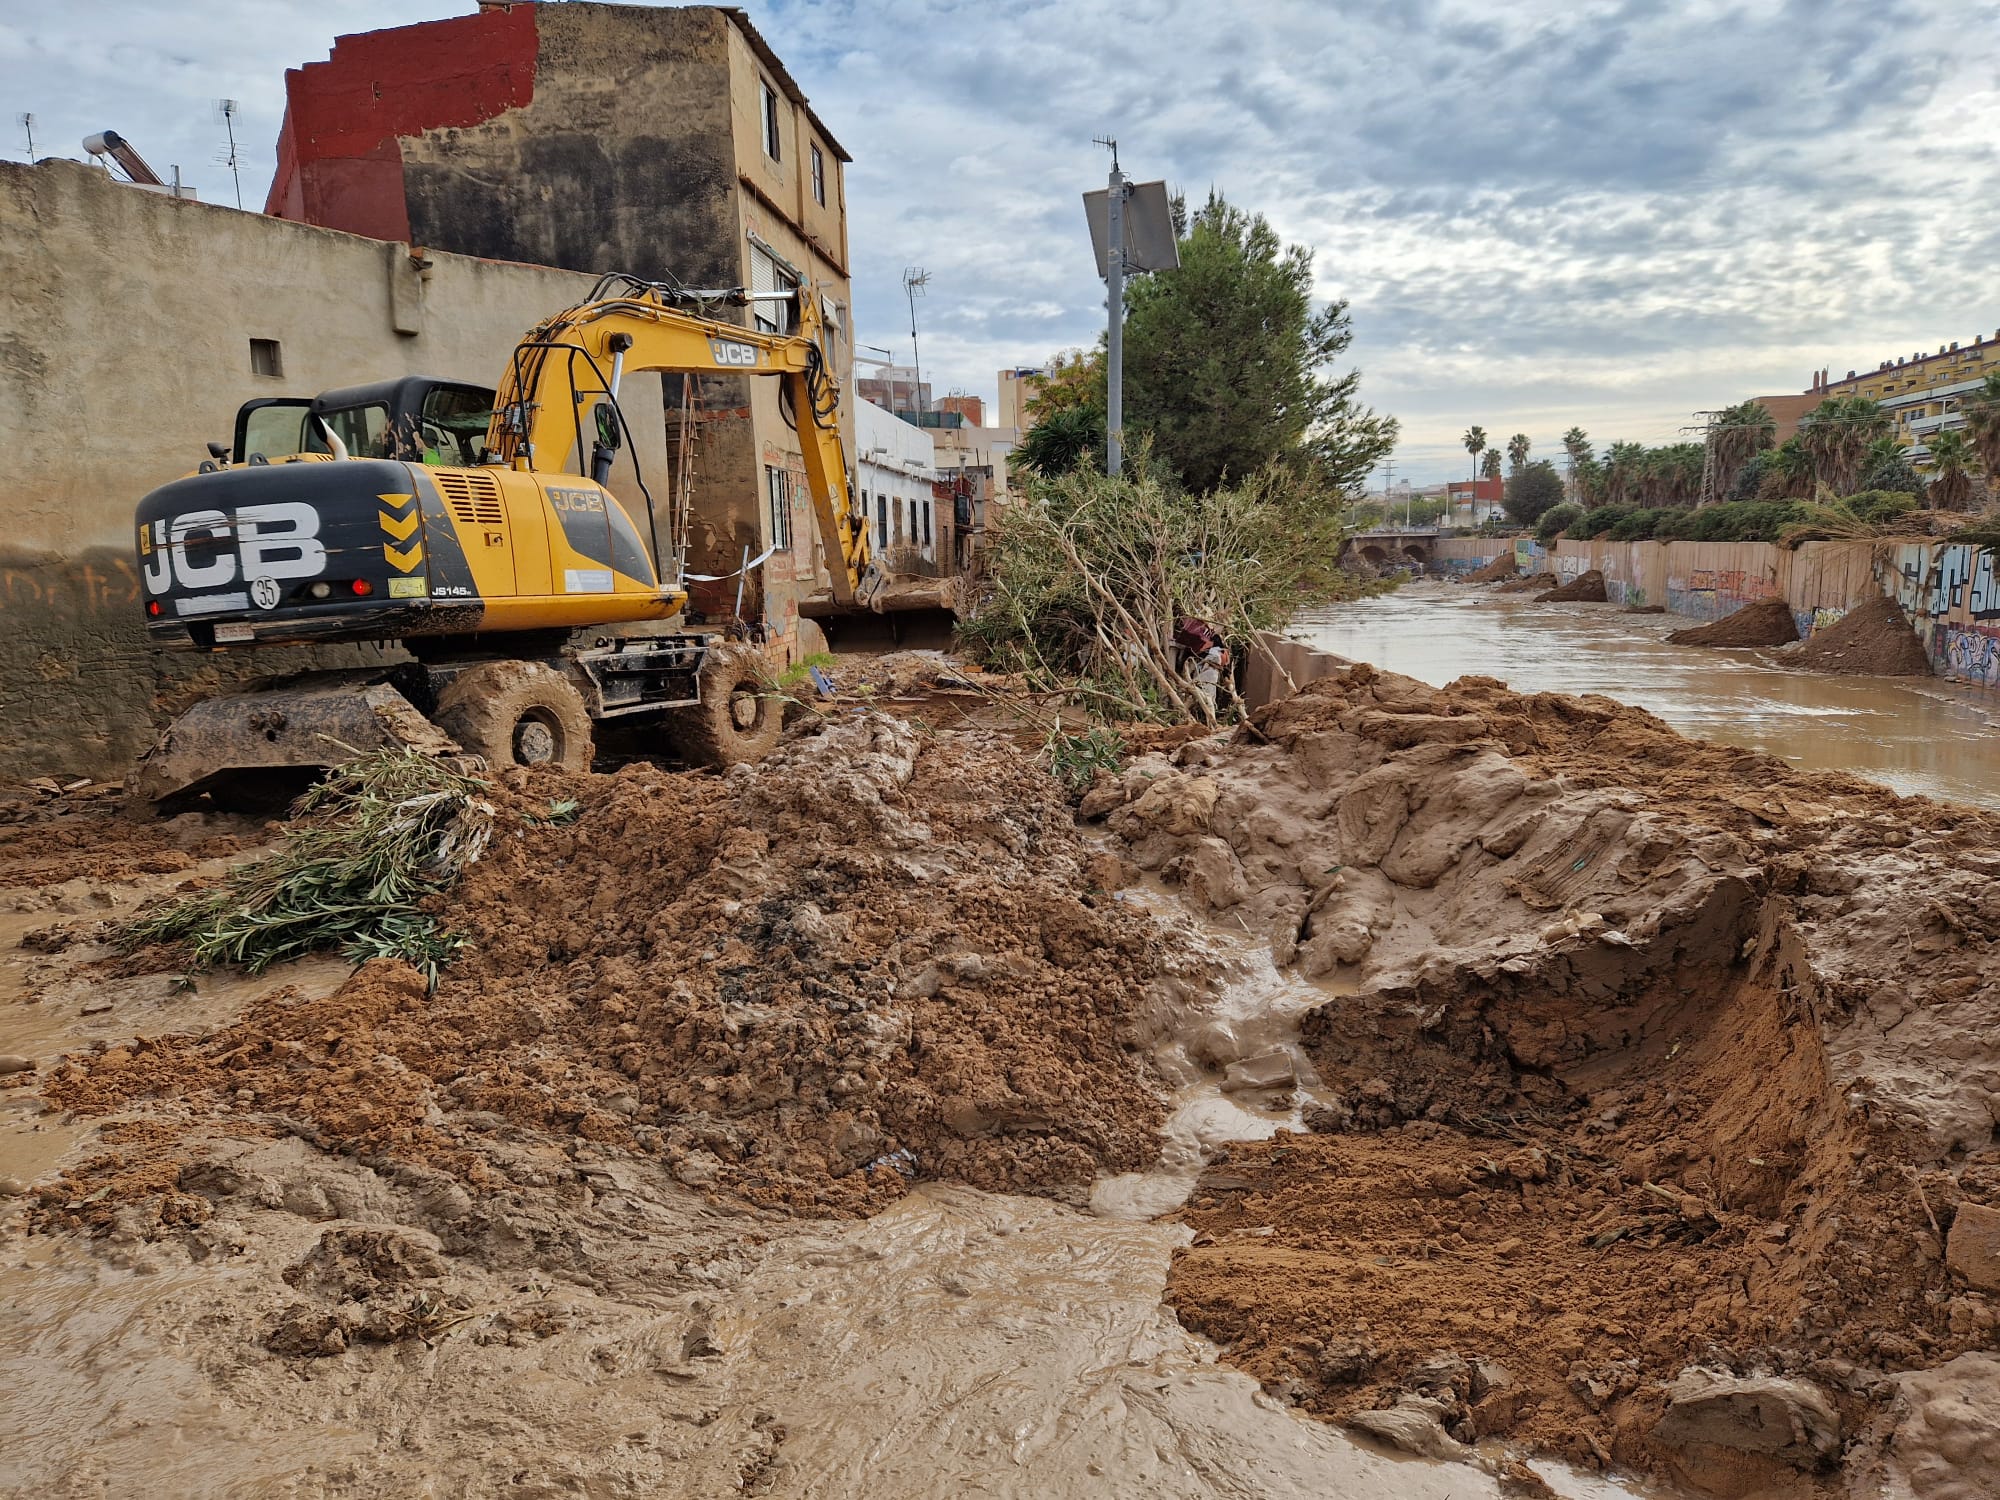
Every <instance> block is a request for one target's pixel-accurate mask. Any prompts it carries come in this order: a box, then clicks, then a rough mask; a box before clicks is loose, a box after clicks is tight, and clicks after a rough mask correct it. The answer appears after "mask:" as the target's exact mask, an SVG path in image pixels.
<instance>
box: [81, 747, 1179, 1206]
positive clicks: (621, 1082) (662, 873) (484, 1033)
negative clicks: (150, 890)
mask: <svg viewBox="0 0 2000 1500" xmlns="http://www.w3.org/2000/svg"><path fill="white" fill-rule="evenodd" d="M501 800H502V802H503V804H504V805H503V806H502V813H501V817H502V822H503V825H506V826H509V827H510V828H511V833H510V834H509V835H508V836H504V837H503V836H500V835H496V836H495V838H494V841H493V845H492V847H491V849H490V850H489V852H488V853H487V855H486V857H485V858H484V859H483V860H482V861H481V862H480V863H479V864H478V865H476V866H474V867H473V869H472V870H471V871H470V872H469V873H468V875H467V877H466V878H465V880H464V881H463V882H462V884H461V887H460V888H459V890H458V891H457V892H456V893H455V894H454V896H453V897H452V898H451V900H450V901H449V902H448V903H447V904H446V905H445V907H444V909H443V914H444V915H445V916H446V917H447V918H448V920H449V921H450V922H451V924H452V925H453V926H454V927H456V928H457V929H459V930H460V931H462V932H464V933H465V934H467V935H468V936H469V938H470V939H471V948H470V951H469V954H468V955H467V956H466V957H465V958H463V959H461V960H460V961H459V962H457V963H455V964H454V965H453V966H452V967H451V968H450V969H448V970H447V971H446V975H445V978H444V980H443V982H442V984H441V985H440V987H439V988H438V990H437V992H436V993H435V994H432V995H426V994H425V992H424V985H423V983H422V981H421V979H420V978H419V977H418V976H417V975H416V974H415V973H414V971H412V970H410V969H408V968H406V967H403V966H401V965H396V964H388V963H376V964H370V965H369V966H367V967H366V968H364V969H362V970H361V971H359V972H358V973H357V974H356V975H355V977H354V978H353V979H352V980H351V981H350V982H348V983H347V984H346V985H344V986H342V987H341V988H340V989H339V990H337V991H336V992H335V993H334V994H332V995H331V996H329V997H327V998H325V999H323V1000H298V999H296V998H295V997H291V996H288V995H285V994H282V993H281V994H279V995H275V996H272V997H270V998H268V999H266V1000H265V1001H263V1002H261V1003H259V1004H258V1005H256V1006H254V1007H253V1008H252V1009H251V1010H250V1011H249V1013H248V1014H247V1015H245V1016H244V1018H243V1019H242V1020H241V1021H239V1022H238V1023H236V1024H234V1025H230V1026H226V1027H224V1028H222V1029H220V1030H218V1031H216V1032H213V1033H211V1034H208V1035H205V1036H201V1037H195V1036H165V1037H158V1038H150V1039H140V1040H139V1041H137V1042H136V1043H135V1044H133V1045H131V1046H129V1047H112V1048H110V1049H109V1050H106V1051H104V1052H102V1053H99V1054H97V1055H95V1056H88V1057H79V1058H75V1059H73V1060H71V1061H70V1062H69V1063H67V1064H66V1065H64V1066H63V1067H61V1068H58V1069H57V1070H55V1072H54V1075H53V1077H52V1078H50V1079H47V1080H45V1082H44V1089H45V1092H46V1094H47V1095H48V1097H49V1098H50V1099H51V1100H52V1101H53V1102H54V1103H55V1104H57V1105H58V1106H59V1107H62V1108H66V1109H73V1110H78V1111H81V1112H85V1113H103V1112H106V1111H111V1110H120V1109H127V1108H130V1107H131V1106H133V1105H134V1104H135V1103H137V1102H139V1101H153V1100H160V1101H167V1100H171V1101H173V1103H172V1105H171V1106H170V1107H166V1108H164V1110H163V1108H162V1106H159V1105H154V1106H152V1111H153V1113H155V1114H159V1115H161V1116H162V1118H164V1119H166V1120H168V1121H170V1122H172V1123H170V1124H169V1125H167V1126H165V1127H162V1128H160V1129H154V1130H151V1131H150V1132H149V1133H147V1134H146V1135H145V1137H144V1139H143V1140H139V1141H136V1142H135V1143H134V1144H133V1148H132V1149H131V1150H128V1151H119V1152H113V1153H111V1154H110V1155H109V1156H107V1157H106V1158H105V1159H104V1160H102V1161H100V1162H98V1163H94V1164H92V1165H91V1166H89V1167H87V1168H85V1169H83V1170H81V1171H79V1172H76V1173H73V1174H71V1175H70V1176H69V1177H68V1178H67V1179H66V1180H65V1181H64V1182H63V1183H62V1184H60V1185H59V1186H56V1187H54V1188H51V1189H48V1190H45V1192H44V1200H45V1202H47V1203H48V1204H49V1206H50V1208H51V1209H52V1210H56V1211H58V1212H60V1211H61V1210H63V1209H65V1208H67V1207H69V1206H72V1205H74V1206H77V1207H78V1208H79V1211H80V1212H81V1214H82V1216H83V1217H84V1218H85V1219H87V1220H88V1219H91V1218H93V1217H98V1218H101V1217H105V1216H107V1215H111V1214H115V1213H116V1212H117V1211H119V1210H120V1209H121V1208H122V1207H123V1206H124V1205H125V1204H126V1203H127V1202H129V1201H130V1200H132V1199H134V1198H138V1197H145V1196H146V1195H148V1194H157V1193H159V1192H160V1191H162V1189H164V1188H171V1186H172V1185H173V1184H174V1182H175V1181H176V1180H177V1176H178V1173H179V1172H180V1171H182V1170H184V1169H185V1167H186V1165H187V1162H188V1161H189V1160H190V1159H191V1158H192V1157H194V1156H198V1155H199V1151H200V1148H199V1145H198V1143H197V1142H198V1138H199V1136H200V1134H201V1131H203V1130H207V1129H214V1128H223V1129H226V1130H230V1131H234V1132H237V1133H247V1134H250V1135H260V1134H268V1133H271V1132H274V1131H276V1132H288V1133H291V1134H296V1135H298V1136H300V1137H301V1138H302V1139H305V1140H307V1141H309V1142H311V1143H313V1144H314V1145H315V1146H318V1147H320V1148H321V1149H324V1150H332V1151H340V1152H352V1153H358V1154H361V1155H363V1156H365V1157H368V1158H370V1159H378V1158H379V1159H386V1160H390V1161H399V1162H422V1163H426V1164H428V1165H430V1166H432V1167H434V1168H438V1169H442V1170H444V1171H447V1172H450V1173H452V1174H453V1175H454V1176H455V1177H457V1178H458V1179H459V1180H461V1181H462V1182H464V1183H466V1184H468V1185H471V1186H474V1187H478V1186H482V1185H486V1184H489V1183H490V1182H491V1181H492V1180H493V1179H492V1169H491V1167H490V1157H491V1152H490V1150H489V1147H490V1146H491V1143H492V1142H493V1141H495V1140H497V1139H513V1138H517V1137H518V1136H519V1135H520V1134H521V1133H522V1132H526V1133H527V1134H528V1135H529V1136H531V1137H533V1138H537V1139H544V1140H550V1141H555V1142H560V1143H572V1144H576V1145H579V1146H582V1145H588V1146H594V1147H597V1148H602V1149H604V1150H606V1151H610V1152H612V1153H613V1154H626V1153H631V1154H637V1155H638V1156H641V1157H647V1158H653V1159H657V1160H658V1161H659V1162H660V1163H661V1164H662V1165H664V1166H665V1167H666V1168H667V1170H668V1171H669V1172H671V1173H672V1174H673V1175H674V1176H676V1177H678V1178H679V1179H680V1181H681V1182H683V1183H686V1184H689V1185H691V1186H694V1187H697V1188H701V1189H704V1190H714V1191H721V1192H728V1193H731V1194H734V1195H737V1196H739V1197H741V1198H743V1199H746V1200H748V1201H751V1202H754V1203H758V1204H763V1205H767V1206H773V1207H783V1208H787V1209H796V1210H800V1211H805V1212H810V1213H848V1212H862V1211H867V1210H869V1209H872V1208H874V1207H876V1206H879V1205H880V1204H882V1203H885V1202H887V1201H890V1200H892V1199H894V1198H895V1197H897V1196H898V1195H900V1194H901V1193H902V1192H903V1191H904V1190H905V1187H906V1184H907V1183H908V1182H909V1181H911V1180H913V1179H916V1178H919V1177H924V1178H934V1177H943V1178H951V1179H956V1180H959V1181H963V1182H967V1183H971V1184H973V1185H975V1186H980V1187H988V1188H994V1189H1016V1190H1031V1191H1046V1192H1057V1193H1069V1194H1072V1195H1074V1194H1076V1193H1080V1192H1081V1191H1082V1190H1083V1189H1084V1187H1085V1186H1086V1185H1087V1183H1088V1182H1089V1180H1090V1179H1091V1178H1092V1177H1093V1176H1095V1175H1096V1174H1098V1173H1099V1172H1103V1171H1113V1172H1115V1171H1126V1170H1132V1169H1135V1168H1138V1167H1140V1166H1143V1165H1146V1164H1147V1163H1149V1162H1150V1161H1151V1160H1152V1159H1153V1157H1154V1155H1155V1153H1156V1151H1157V1141H1156V1129H1157V1127H1158V1125H1159V1122H1160V1120H1161V1119H1162V1116H1163V1111H1162V1107H1161V1104H1160V1102H1159V1100H1158V1097H1157V1095H1156V1093H1155V1090H1154V1087H1153V1084H1152V1081H1151V1080H1150V1079H1149V1077H1148V1076H1147V1075H1146V1074H1145V1072H1144V1070H1143V1067H1142V1064H1141V1063H1140V1062H1139V1061H1138V1060H1137V1059H1138V1057H1139V1055H1140V1052H1139V1050H1138V1049H1140V1048H1142V1047H1143V1045H1144V1043H1145V1042H1146V1040H1147V1032H1146V1027H1147V1026H1148V1025H1149V1024H1151V1023H1150V1022H1149V1021H1148V1019H1147V1018H1148V1017H1150V1016H1152V1015H1154V1014H1155V1013H1156V1011H1157V1003H1158V996H1159V993H1160V991H1161V989H1162V987H1170V988H1172V987H1177V992H1179V993H1185V992H1186V990H1187V989H1188V988H1189V987H1199V985H1200V984H1201V983H1202V981H1203V975H1204V970H1203V967H1202V963H1201V961H1199V960H1198V959H1196V958H1193V957H1190V956H1188V955H1187V954H1186V953H1184V952H1183V951H1181V950H1180V949H1179V948H1177V947H1176V945H1175V944H1174V943H1173V942H1172V941H1171V940H1163V938H1162V936H1161V932H1160V929H1159V927H1158V925H1157V924H1156V923H1155V922H1154V921H1153V920H1152V919H1151V918H1149V917H1148V916H1146V915H1145V914H1144V913H1142V912H1140V911H1137V910H1135V909H1133V908H1130V907H1127V906H1125V905H1123V904H1122V903H1119V902H1117V901H1115V900H1112V899H1110V898H1109V897H1107V896H1105V895H1104V894H1103V893H1102V891H1101V890H1100V889H1099V886H1100V884H1101V882H1100V880H1099V878H1098V876H1097V874H1096V871H1095V865H1094V862H1093V857H1092V855H1091V854H1090V851H1089V850H1088V849H1087V848H1086V847H1085V846H1084V845H1083V843H1082V842H1081V840H1080V839H1079V837H1078V835H1077V832H1076V830H1075V827H1074V825H1073V822H1072V819H1071V815H1070V809H1069V806H1068V804H1067V803H1066V802H1065V800H1064V799H1063V797H1062V795H1061V793H1060V792H1059V791H1058V789H1057V788H1056V786H1055V784H1054V783H1053V782H1052V781H1051V780H1049V779H1048V777H1047V776H1046V775H1045V774H1044V773H1043V772H1041V771H1040V770H1039V769H1037V768H1036V766H1035V765H1034V763H1033V762H1032V761H1031V760H1030V759H1028V758H1026V757H1023V756H1021V755H1019V754H1018V753H1016V752H1014V751H1013V750H1012V749H1011V747H1008V746H1006V745H1005V744H1001V743H995V742H991V741H975V740H972V739H969V738H963V737H955V736H926V735H923V734H920V733H919V732H918V730H917V729H915V728H913V727H912V726H910V725H908V724H905V723H902V722H900V721H896V720H892V719H888V718H886V717H884V716H882V715H879V714H868V715H862V716H857V717H853V718H849V719H846V720H844V721H841V722H838V723H836V724H834V725H832V726H830V727H828V728H826V729H825V730H824V731H823V732H821V733H819V734H816V735H811V736H807V737H804V738H801V739H799V740H797V741H796V742H795V743H793V744H791V745H789V746H787V747H784V748H781V750H780V751H779V752H778V754H776V755H775V756H774V757H773V758H772V759H770V760H769V761H767V762H766V763H765V764H764V765H762V766H760V767H757V768H741V769H739V770H737V771H736V772H733V773H732V774H731V775H730V776H729V777H727V778H725V779H720V780H717V779H710V778H700V777H690V776H675V775H669V774H666V773H663V772H660V771H658V770H656V769H654V768H651V767H647V766H633V767H628V768H627V769H625V770H624V771H621V772H620V773H619V774H618V775H616V776H611V777H569V778H563V777H559V776H555V775H552V774H551V775H528V774H526V773H519V772H517V773H510V774H509V775H508V776H507V777H506V778H505V786H504V788H502V789H501ZM572 803H573V804H574V817H573V820H568V811H567V809H566V806H565V805H566V804H572ZM107 1187H108V1188H109V1189H110V1192H109V1193H108V1194H105V1195H103V1196H102V1197H101V1198H98V1199H95V1200H93V1199H92V1195H93V1194H96V1193H98V1190H99V1189H100V1188H107ZM162 1212H164V1213H166V1214H173V1213H176V1212H179V1213H198V1212H199V1205H198V1204H180V1205H178V1206H176V1205H175V1204H174V1203H173V1202H172V1195H171V1194H169V1199H168V1200H167V1201H166V1203H165V1205H164V1207H163V1209H162Z"/></svg>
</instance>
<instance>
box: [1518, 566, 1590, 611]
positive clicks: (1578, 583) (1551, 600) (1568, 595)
mask: <svg viewBox="0 0 2000 1500" xmlns="http://www.w3.org/2000/svg"><path fill="white" fill-rule="evenodd" d="M1606 598H1607V596H1606V594H1605V592H1604V574H1603V571H1602V570H1601V569H1598V568H1592V569H1591V570H1590V571H1589V572H1587V573H1579V574H1578V575H1577V576H1576V577H1574V578H1572V579H1571V580H1570V581H1569V582H1568V583H1565V584H1559V585H1558V586H1557V587H1555V588H1552V589H1550V590H1549V591H1548V592H1547V593H1546V594H1537V595H1535V603H1537V604H1603V603H1604V602H1605V601H1606Z"/></svg>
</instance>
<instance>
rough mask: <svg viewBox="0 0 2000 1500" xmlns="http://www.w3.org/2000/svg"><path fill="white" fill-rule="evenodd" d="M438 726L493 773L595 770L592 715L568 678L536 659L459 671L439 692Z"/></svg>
mask: <svg viewBox="0 0 2000 1500" xmlns="http://www.w3.org/2000/svg"><path fill="white" fill-rule="evenodd" d="M433 717H434V718H435V720H436V723H437V726H438V728H440V729H442V730H443V731H444V732H445V733H446V734H448V735H450V736H451V737H452V738H453V739H455V740H457V741H458V743H459V745H460V746H461V747H462V748H463V749H464V750H465V751H466V752H467V753H469V754H472V755H477V756H480V757H481V758H483V759H484V760H485V762H486V764H487V765H488V766H490V767H492V768H493V769H494V770H499V769H501V768H503V767H506V766H554V767H556V768H557V769H558V770H563V771H588V770H589V769H590V753H591V743H590V715H589V714H587V713H585V712H584V708H583V699H582V697H581V696H579V694H578V693H577V690H576V689H575V688H573V687H571V686H570V685H569V680H568V679H567V678H565V677H564V676H563V675H562V673H560V672H558V671H556V670H555V669H554V668H553V667H545V666H543V665H542V664H541V663H540V662H535V661H489V662H482V663H480V664H479V665H478V666H476V667H469V668H467V669H466V670H465V671H463V672H460V673H459V674H458V675H457V676H456V677H454V678H452V680H451V681H450V682H449V683H447V684H446V685H445V688H444V691H442V692H440V693H439V694H438V702H437V713H436V714H435V715H434V716H433Z"/></svg>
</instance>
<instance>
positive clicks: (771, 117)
mask: <svg viewBox="0 0 2000 1500" xmlns="http://www.w3.org/2000/svg"><path fill="white" fill-rule="evenodd" d="M757 95H758V103H759V104H760V105H761V106H762V107H763V112H764V154H765V155H766V156H768V157H770V158H771V160H772V161H782V160H783V159H784V156H783V153H782V152H781V151H780V150H779V146H778V143H779V141H780V140H781V139H782V137H781V136H780V134H779V131H778V91H777V90H776V89H774V88H772V87H771V85H770V84H768V83H760V84H758V85H757Z"/></svg>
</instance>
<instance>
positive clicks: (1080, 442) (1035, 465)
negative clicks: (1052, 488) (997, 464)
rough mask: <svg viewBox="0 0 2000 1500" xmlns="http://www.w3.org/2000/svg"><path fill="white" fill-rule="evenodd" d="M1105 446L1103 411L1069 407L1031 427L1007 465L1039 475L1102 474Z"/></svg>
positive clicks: (1094, 407) (1099, 408) (1101, 408)
mask: <svg viewBox="0 0 2000 1500" xmlns="http://www.w3.org/2000/svg"><path fill="white" fill-rule="evenodd" d="M1104 443H1105V433H1104V408H1103V407H1101V406H1066V407H1064V408H1062V409H1061V410H1060V411H1056V412H1052V413H1051V414H1050V415H1048V416H1046V417H1043V418H1042V419H1041V420H1040V421H1039V422H1037V423H1035V425H1034V426H1033V427H1030V428H1029V429H1028V433H1027V436H1026V437H1024V438H1022V439H1021V441H1020V442H1019V443H1018V444H1017V445H1016V446H1015V448H1014V451H1013V454H1012V455H1011V456H1010V458H1009V460H1008V461H1009V463H1010V464H1020V465H1022V466H1024V467H1026V468H1030V469H1033V470H1034V471H1035V472H1036V473H1038V474H1067V473H1068V472H1069V471H1070V470H1071V469H1077V468H1096V469H1097V470H1098V471H1099V472H1102V471H1103V468H1104Z"/></svg>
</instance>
